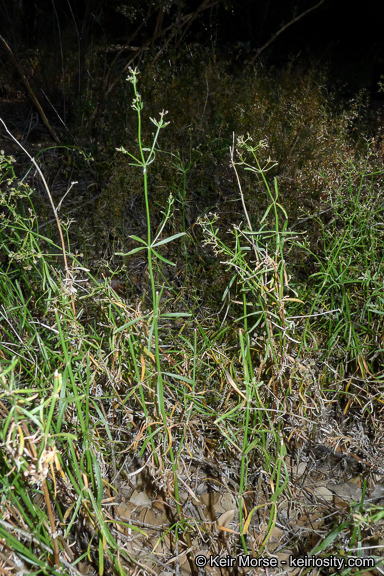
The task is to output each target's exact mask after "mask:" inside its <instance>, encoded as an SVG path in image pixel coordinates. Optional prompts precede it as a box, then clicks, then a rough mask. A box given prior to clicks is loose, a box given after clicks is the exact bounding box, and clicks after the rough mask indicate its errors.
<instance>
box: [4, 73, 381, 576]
mask: <svg viewBox="0 0 384 576" xmlns="http://www.w3.org/2000/svg"><path fill="white" fill-rule="evenodd" d="M129 80H130V82H131V84H132V86H133V90H134V100H133V104H132V108H133V110H134V112H135V114H136V119H137V124H136V126H137V137H136V144H137V152H134V151H133V149H132V147H127V148H125V147H121V148H120V149H119V152H120V153H123V154H124V156H127V158H128V162H129V164H130V166H132V167H133V168H135V169H137V173H138V174H139V177H140V179H141V186H142V196H143V199H142V202H143V206H144V207H145V221H144V223H145V234H143V235H138V234H130V241H131V242H132V243H133V244H132V246H130V249H129V250H128V251H125V250H121V251H120V250H117V251H116V254H114V262H115V263H116V262H117V261H118V260H120V261H121V262H122V264H121V270H122V272H121V271H120V272H119V274H122V273H123V274H127V270H128V269H129V266H130V265H131V263H132V261H135V259H137V258H141V260H142V262H144V267H145V270H144V272H143V274H142V282H143V290H142V294H141V295H140V298H139V297H136V298H127V297H126V296H127V293H126V291H125V293H124V294H123V296H122V295H121V294H119V290H118V289H117V287H116V284H114V283H113V275H114V272H115V271H114V270H113V271H110V272H111V276H112V278H111V279H108V278H107V277H105V278H104V279H100V278H96V277H95V276H94V275H93V274H92V273H91V272H90V270H88V269H87V268H86V267H85V266H84V265H83V263H82V262H80V260H79V258H78V257H77V256H76V255H75V254H73V253H72V252H71V250H69V249H68V248H65V244H66V245H67V246H68V245H70V244H69V243H68V242H66V243H64V239H65V238H68V239H69V238H70V229H66V228H65V227H64V232H65V235H63V236H62V242H61V245H60V246H57V245H56V244H55V243H54V242H53V241H52V240H51V239H50V238H49V236H44V235H43V234H42V233H41V232H39V221H38V217H37V215H36V214H35V212H34V204H33V192H32V191H31V189H29V188H26V187H25V186H23V185H22V183H21V182H20V181H19V180H18V178H17V177H16V175H15V173H14V171H13V168H12V165H11V164H10V161H9V160H8V159H6V158H4V157H2V159H1V168H2V174H3V176H2V180H1V187H2V198H1V202H2V207H3V213H2V214H3V216H2V223H1V231H0V241H1V251H2V270H1V275H0V290H1V296H2V301H3V303H4V305H3V307H2V310H1V329H2V342H1V345H0V353H1V375H0V377H1V394H0V410H1V413H2V420H1V425H0V442H1V460H0V475H1V479H2V486H3V488H2V496H1V502H0V534H1V549H0V553H1V554H2V556H1V558H2V560H4V562H5V561H7V562H8V563H9V566H7V569H9V570H13V569H15V566H20V565H21V566H22V569H23V570H24V571H26V572H27V573H41V574H43V573H52V574H56V573H57V574H59V573H62V571H63V570H64V571H68V573H70V572H71V571H79V572H82V573H84V572H87V571H88V573H95V572H96V571H97V572H98V573H99V574H104V573H105V574H108V573H116V574H134V573H137V572H138V570H145V571H147V572H150V573H155V574H160V573H162V574H165V573H167V572H166V570H167V569H168V567H169V566H171V569H172V570H174V571H176V572H181V573H183V574H184V573H185V574H193V575H197V574H198V570H197V567H196V563H195V557H196V555H197V553H198V552H199V551H203V552H202V553H201V554H202V555H203V556H204V555H205V556H206V557H209V556H213V555H217V554H230V555H232V556H233V557H238V556H239V555H244V554H250V555H252V556H253V557H254V558H259V557H260V556H261V555H262V554H264V555H266V556H268V555H269V554H271V553H274V554H275V556H277V557H278V558H280V559H282V558H283V556H282V554H284V552H285V551H287V550H288V551H289V553H291V554H295V555H300V554H320V555H321V556H322V557H326V556H327V555H329V554H334V553H337V554H338V555H340V556H343V555H344V556H348V558H349V557H350V556H351V551H350V548H354V549H355V548H356V547H361V543H362V542H363V540H364V539H365V538H369V537H370V536H371V535H372V533H369V530H371V526H372V523H373V521H374V520H373V519H377V518H379V516H380V511H379V510H378V509H377V508H376V507H372V506H368V507H367V506H366V503H365V499H366V494H367V489H368V488H367V487H368V483H369V482H370V481H371V480H370V476H369V474H370V473H372V474H373V472H377V471H379V470H380V464H379V463H378V462H377V461H376V459H375V453H374V452H372V451H370V448H369V447H368V443H367V442H368V441H367V440H366V439H367V438H368V434H371V435H373V436H374V437H379V435H380V430H381V428H380V426H381V424H380V416H379V415H380V409H381V408H380V403H381V402H382V393H381V379H382V361H383V360H382V352H383V345H382V341H381V340H380V338H381V337H382V336H381V335H382V330H383V322H382V311H381V308H382V306H381V303H382V300H383V290H382V286H383V282H382V280H383V260H382V257H383V254H382V252H383V238H382V233H381V232H382V227H381V215H382V202H381V197H382V188H381V178H382V169H381V168H380V166H375V157H374V155H370V154H368V156H367V159H366V162H365V164H358V163H357V162H355V163H352V162H349V163H346V164H345V167H344V172H340V174H339V183H338V187H337V188H335V180H334V179H333V178H329V179H328V180H327V179H326V178H324V175H323V178H324V188H326V187H327V190H328V194H327V197H326V198H325V199H324V200H323V202H324V211H322V210H318V211H316V212H315V213H313V212H312V210H310V209H309V208H308V209H307V210H308V212H307V213H304V212H303V214H302V216H303V218H302V220H301V221H299V222H298V223H297V225H296V226H293V225H291V222H290V220H289V218H288V216H289V211H288V210H287V206H286V205H285V202H284V201H283V200H284V199H282V193H281V182H283V181H284V180H283V178H280V179H279V173H278V171H277V170H278V168H277V167H276V165H275V163H274V162H272V161H271V160H270V159H269V158H268V153H269V151H270V147H271V143H269V149H268V147H267V145H266V142H265V141H264V140H261V139H260V138H257V139H252V138H251V137H248V138H245V137H242V138H239V139H238V140H236V144H235V141H234V139H233V140H232V145H231V151H230V153H231V162H230V165H231V166H230V167H231V170H232V171H233V179H234V181H235V182H236V183H237V186H238V193H237V195H238V197H237V206H238V207H239V208H238V209H237V210H236V214H234V215H233V216H234V218H233V220H232V222H231V225H229V224H228V222H227V220H225V219H222V215H221V214H220V211H219V210H216V211H211V212H207V213H205V214H203V215H201V216H200V218H199V219H198V221H197V224H196V226H194V227H192V225H191V222H190V221H189V217H190V213H188V206H186V203H187V195H188V177H187V175H188V176H189V174H190V173H193V171H194V169H196V170H197V172H198V171H199V166H198V162H197V161H195V160H194V156H193V154H192V155H191V157H190V159H189V160H188V161H185V159H183V157H182V155H181V154H179V153H178V152H177V151H176V150H175V148H173V149H172V150H171V151H170V152H169V153H168V154H161V151H160V150H159V141H160V136H161V133H162V132H163V130H162V129H163V128H165V126H166V122H165V119H164V113H162V114H161V115H160V120H154V119H151V122H152V125H153V126H154V127H155V131H154V134H153V136H152V139H151V138H149V136H148V135H149V133H150V130H149V129H148V128H146V127H144V120H145V119H144V118H143V114H142V111H143V102H142V99H141V96H140V94H139V93H138V86H137V82H138V75H137V72H136V71H132V72H131V76H130V78H129ZM311 110H312V108H311ZM312 111H313V110H312ZM298 122H299V121H298ZM303 129H304V128H303ZM164 133H166V131H165V132H164ZM303 138H304V137H303ZM301 139H302V138H301V136H300V134H299V140H300V141H301ZM304 139H305V138H304ZM254 142H258V144H255V143H254ZM348 154H349V152H348ZM283 155H284V154H283ZM199 157H200V158H201V156H199ZM159 159H160V160H161V161H164V162H165V164H166V165H167V166H168V167H169V166H172V169H173V171H174V173H175V174H176V175H177V177H176V179H175V180H174V181H173V182H172V184H173V190H172V191H173V194H172V195H170V196H169V197H168V202H167V203H164V204H163V208H162V210H158V211H157V212H158V213H157V215H155V216H154V211H155V209H154V205H155V203H154V200H153V188H152V186H154V187H155V186H156V182H157V180H156V178H155V175H158V174H160V172H154V169H155V166H156V164H157V163H160V160H159ZM340 163H341V160H340ZM193 177H194V176H193ZM248 177H249V178H248ZM316 177H317V178H321V177H322V176H321V174H316ZM250 178H253V179H254V181H256V183H257V184H256V186H257V187H258V188H259V189H260V187H262V190H263V194H264V197H265V198H266V199H267V201H264V203H265V206H264V207H263V211H262V210H261V209H259V210H258V211H257V212H252V211H251V210H250V208H249V206H250V205H251V206H252V202H254V197H251V198H249V194H248V191H249V187H250V182H251V180H250ZM47 192H49V190H48V191H47ZM164 206H165V208H164ZM175 207H177V208H175ZM53 209H54V211H55V215H56V216H57V208H56V207H55V206H54V205H53ZM177 210H179V213H178V218H175V213H176V211H177ZM324 214H326V216H325V217H324ZM308 222H310V223H311V224H312V222H316V226H317V227H316V234H315V236H314V235H313V234H312V235H311V233H310V231H309V230H308V228H307V223H308ZM60 225H62V223H61V222H60ZM178 225H180V228H181V231H180V228H178ZM196 246H198V249H199V250H200V251H201V252H202V253H203V257H201V259H199V258H198V257H197V256H196V253H193V250H195V248H196ZM63 250H64V253H65V257H66V265H63V260H64V256H63ZM191 253H192V255H191ZM298 261H301V262H303V263H305V267H307V268H308V270H307V271H306V270H305V267H304V269H303V268H302V269H301V270H300V273H299V272H298V270H297V262H298ZM209 262H210V263H211V269H213V270H214V272H215V274H216V277H215V276H213V277H211V276H208V272H209ZM199 269H200V272H199ZM172 270H173V272H170V271H172ZM182 274H184V278H182ZM218 275H219V276H220V277H219V278H217V276H218ZM191 276H192V278H191ZM180 278H182V279H181V280H180ZM200 279H204V281H205V282H206V284H209V283H212V282H216V279H217V286H220V290H219V289H217V292H218V294H216V301H215V300H214V299H209V300H208V301H205V302H204V300H203V297H202V294H203V290H202V287H201V286H199V282H200ZM189 287H191V290H190V291H188V289H189ZM341 415H342V416H343V418H342V419H341V417H340V416H341ZM358 419H360V420H361V422H362V424H361V426H360V432H361V434H360V437H359V436H358V435H357V434H356V430H357V429H358V427H357V421H358ZM335 422H339V424H338V425H336V424H335ZM319 446H321V447H322V448H325V449H328V450H329V452H330V453H333V452H334V451H335V450H336V452H337V453H339V454H340V450H339V452H338V449H339V448H341V453H343V450H344V452H347V455H348V456H349V455H350V454H352V455H353V456H356V458H357V459H358V461H359V463H360V464H362V463H365V465H366V469H367V472H364V480H363V488H362V489H361V493H358V491H357V492H356V494H357V496H356V494H355V493H354V494H355V496H356V497H355V499H354V500H352V501H350V502H349V503H348V504H347V506H346V507H344V508H343V509H342V510H339V511H338V512H335V511H334V510H333V513H331V511H330V509H329V506H331V504H330V503H329V500H326V499H322V498H320V496H319V494H318V493H316V491H315V490H314V489H312V488H311V489H312V493H310V494H312V496H311V495H308V494H309V493H308V491H307V488H308V487H307V485H306V484H305V481H306V480H305V477H303V476H302V475H301V476H300V475H299V473H298V472H297V468H298V467H299V465H300V464H301V463H302V462H301V461H300V454H302V453H303V451H304V453H305V454H308V453H311V450H312V448H313V447H314V448H313V449H315V448H316V447H317V448H318V447H319ZM323 453H324V452H323ZM349 457H350V458H352V456H349ZM341 458H343V457H341ZM347 463H348V461H347ZM307 474H308V476H310V470H309V469H308V471H307ZM305 476H306V475H305ZM339 479H340V478H339ZM328 491H329V490H328ZM372 492H373V487H372ZM303 494H304V495H303ZM323 494H324V493H323ZM293 504H294V506H295V510H296V511H297V512H294V510H293ZM315 506H317V507H319V510H321V514H318V516H316V517H315V512H314V510H313V508H314V507H315ZM327 506H328V508H327ZM326 512H327V513H326ZM304 515H307V517H308V525H310V526H311V527H312V526H313V523H314V522H315V523H316V522H317V524H316V537H314V536H313V532H314V530H313V529H312V528H311V529H306V527H305V525H303V524H302V526H303V533H304V534H305V538H302V539H301V540H299V539H298V538H296V539H295V536H294V535H295V530H294V526H295V523H296V522H298V521H299V520H300V519H301V518H302V517H304ZM335 518H336V519H335ZM337 522H339V526H336V524H337ZM282 526H285V530H282V528H281V527H282ZM279 531H280V532H279ZM309 534H312V536H309ZM346 534H347V535H348V537H346ZM278 535H279V536H278ZM276 540H277V543H276ZM274 541H275V545H274V544H273V542H274ZM279 555H280V556H279ZM5 559H6V560H5ZM380 562H381V558H379V557H377V558H376V559H375V563H376V564H379V563H380ZM10 563H12V564H10ZM348 570H349V568H348ZM348 570H347V571H346V572H345V573H349V572H348Z"/></svg>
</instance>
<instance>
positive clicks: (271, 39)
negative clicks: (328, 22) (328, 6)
mask: <svg viewBox="0 0 384 576" xmlns="http://www.w3.org/2000/svg"><path fill="white" fill-rule="evenodd" d="M324 2H325V0H320V2H318V3H317V4H315V6H312V7H311V8H308V10H304V12H302V13H301V14H299V15H298V16H295V17H294V18H292V20H290V21H289V22H287V24H284V25H283V26H282V27H281V28H280V30H278V31H277V32H276V34H273V36H272V37H271V38H270V39H269V40H268V41H267V42H266V43H265V44H263V46H261V47H260V48H259V49H258V50H257V51H256V54H255V55H254V57H253V58H252V60H251V64H254V63H255V62H256V60H257V59H258V58H259V56H260V54H261V53H262V52H264V50H265V49H266V48H268V46H270V45H271V44H272V43H273V42H274V41H275V40H276V39H277V38H278V37H279V36H280V34H282V33H283V32H285V31H286V30H287V28H289V27H290V26H292V25H293V24H296V22H298V21H299V20H301V19H302V18H304V16H306V15H307V14H309V13H310V12H312V11H313V10H316V8H319V6H321V5H322V4H324Z"/></svg>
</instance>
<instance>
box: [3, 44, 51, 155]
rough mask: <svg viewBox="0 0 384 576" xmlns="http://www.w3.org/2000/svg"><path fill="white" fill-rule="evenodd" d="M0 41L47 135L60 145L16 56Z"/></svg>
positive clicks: (7, 45)
mask: <svg viewBox="0 0 384 576" xmlns="http://www.w3.org/2000/svg"><path fill="white" fill-rule="evenodd" d="M0 41H1V42H2V43H3V45H4V48H5V49H6V51H7V52H8V54H9V57H10V58H11V61H12V63H13V65H14V66H15V68H16V70H17V71H18V73H19V74H20V76H21V79H22V81H23V83H24V86H25V87H26V89H27V92H28V96H29V97H30V99H31V100H32V103H33V105H34V106H35V108H36V110H37V112H38V114H39V116H40V118H41V120H42V122H43V124H44V126H45V127H46V129H47V130H48V132H49V134H50V135H51V136H52V138H53V140H54V141H55V142H56V144H60V140H59V138H58V136H57V134H56V132H55V131H54V129H53V128H52V126H51V125H50V123H49V121H48V118H47V117H46V115H45V113H44V110H43V109H42V107H41V104H40V102H39V101H38V99H37V98H36V95H35V93H34V91H33V90H32V88H31V85H30V83H29V82H28V78H27V77H26V76H25V74H24V71H23V69H22V67H21V66H20V64H19V62H18V61H17V58H16V56H15V55H14V53H13V50H12V48H11V47H10V46H9V44H8V43H7V41H6V40H5V38H3V36H0Z"/></svg>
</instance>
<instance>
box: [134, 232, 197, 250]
mask: <svg viewBox="0 0 384 576" xmlns="http://www.w3.org/2000/svg"><path fill="white" fill-rule="evenodd" d="M185 234H186V233H185V232H179V233H178V234H173V236H170V237H169V238H166V239H165V240H160V242H156V244H152V248H157V246H162V245H163V244H168V242H171V241H172V240H175V239H176V238H180V236H185ZM131 238H133V236H131Z"/></svg>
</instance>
